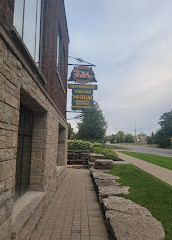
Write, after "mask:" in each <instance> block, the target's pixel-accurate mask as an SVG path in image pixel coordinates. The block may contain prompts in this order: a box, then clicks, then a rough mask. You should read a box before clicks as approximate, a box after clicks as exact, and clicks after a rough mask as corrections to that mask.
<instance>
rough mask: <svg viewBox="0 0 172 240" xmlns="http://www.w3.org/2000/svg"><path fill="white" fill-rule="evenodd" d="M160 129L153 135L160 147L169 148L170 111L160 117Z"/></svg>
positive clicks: (171, 115) (170, 130)
mask: <svg viewBox="0 0 172 240" xmlns="http://www.w3.org/2000/svg"><path fill="white" fill-rule="evenodd" d="M159 124H160V127H161V128H160V129H159V130H158V131H157V133H156V134H155V137H156V139H157V142H158V144H159V146H160V147H169V146H170V137H172V110H171V111H170V112H166V113H164V114H163V115H162V116H161V117H160V121H159Z"/></svg>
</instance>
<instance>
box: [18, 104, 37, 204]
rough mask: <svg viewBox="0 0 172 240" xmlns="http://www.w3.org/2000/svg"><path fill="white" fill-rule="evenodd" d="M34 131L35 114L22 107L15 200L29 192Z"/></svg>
mask: <svg viewBox="0 0 172 240" xmlns="http://www.w3.org/2000/svg"><path fill="white" fill-rule="evenodd" d="M32 129H33V113H32V111H31V110H30V109H28V108H26V107H25V106H23V105H21V106H20V121H19V132H18V148H17V159H16V184H15V200H16V199H17V198H18V197H20V196H22V195H23V194H24V193H25V192H27V191H28V190H29V185H30V167H31V153H32Z"/></svg>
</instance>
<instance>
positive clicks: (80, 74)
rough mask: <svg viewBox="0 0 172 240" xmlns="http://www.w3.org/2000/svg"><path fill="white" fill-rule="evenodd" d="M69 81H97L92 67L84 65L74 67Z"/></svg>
mask: <svg viewBox="0 0 172 240" xmlns="http://www.w3.org/2000/svg"><path fill="white" fill-rule="evenodd" d="M69 81H75V82H77V83H89V82H97V81H96V79H95V74H94V72H93V69H92V68H91V67H86V66H78V67H74V69H73V70H72V72H71V77H70V79H69Z"/></svg>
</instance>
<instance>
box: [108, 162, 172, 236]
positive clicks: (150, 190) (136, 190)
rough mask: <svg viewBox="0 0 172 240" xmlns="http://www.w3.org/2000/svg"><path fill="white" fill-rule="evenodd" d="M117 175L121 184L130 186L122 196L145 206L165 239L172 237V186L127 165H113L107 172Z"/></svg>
mask: <svg viewBox="0 0 172 240" xmlns="http://www.w3.org/2000/svg"><path fill="white" fill-rule="evenodd" d="M109 173H110V174H113V175H115V176H119V177H120V178H121V179H120V180H118V181H119V182H120V183H121V184H122V185H124V186H129V187H130V194H129V195H127V196H126V195H123V197H124V198H127V199H130V200H132V201H133V202H136V203H138V204H140V205H141V206H143V207H145V208H147V209H148V210H149V211H150V212H151V214H152V215H153V217H154V218H156V219H157V220H159V221H160V222H161V223H162V225H163V228H164V231H165V234H166V238H165V239H166V240H171V239H172V186H170V185H168V184H167V183H164V182H163V181H161V180H159V179H157V178H155V177H153V176H152V175H150V174H148V173H146V172H144V171H142V170H140V169H138V168H137V167H135V166H133V165H131V164H127V165H115V166H113V168H112V169H111V170H110V172H109Z"/></svg>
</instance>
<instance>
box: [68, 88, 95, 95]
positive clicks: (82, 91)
mask: <svg viewBox="0 0 172 240" xmlns="http://www.w3.org/2000/svg"><path fill="white" fill-rule="evenodd" d="M72 94H74V95H75V94H86V95H93V90H92V89H72Z"/></svg>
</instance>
